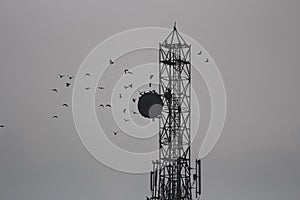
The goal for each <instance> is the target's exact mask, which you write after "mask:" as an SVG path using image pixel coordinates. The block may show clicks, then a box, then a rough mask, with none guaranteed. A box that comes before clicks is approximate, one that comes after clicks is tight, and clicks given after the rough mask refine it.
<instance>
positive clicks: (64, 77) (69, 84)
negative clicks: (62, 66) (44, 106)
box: [51, 73, 74, 119]
mask: <svg viewBox="0 0 300 200" xmlns="http://www.w3.org/2000/svg"><path fill="white" fill-rule="evenodd" d="M58 77H59V78H60V79H66V82H65V83H64V85H65V87H66V88H70V86H71V85H72V83H71V81H72V80H73V79H74V76H71V75H65V74H60V73H58ZM51 92H53V93H55V94H58V93H59V92H60V91H59V89H57V88H52V89H51ZM61 106H62V107H65V108H68V107H69V104H67V103H62V104H61ZM58 118H59V116H58V115H53V116H52V119H58Z"/></svg>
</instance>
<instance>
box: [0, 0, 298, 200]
mask: <svg viewBox="0 0 300 200" xmlns="http://www.w3.org/2000/svg"><path fill="white" fill-rule="evenodd" d="M299 10H300V1H298V0H281V1H280V0H253V1H241V0H227V1H222V0H205V1H204V0H200V1H171V0H160V1H157V0H152V1H140V0H120V1H113V0H110V1H100V0H98V1H96V0H94V1H89V0H85V1H78V0H72V1H71V0H60V1H55V0H52V1H40V0H27V1H21V0H19V1H16V0H1V1H0V124H2V123H3V124H6V127H5V128H4V129H1V130H0V199H3V200H41V199H42V200H54V199H55V200H61V199H64V200H82V199H87V200H91V199H101V200H116V199H133V200H141V199H144V198H145V196H146V195H149V194H150V192H149V179H148V177H149V176H148V174H140V175H133V174H125V173H121V172H118V171H115V170H112V169H110V168H108V167H106V166H104V165H103V164H101V163H100V162H98V161H97V160H96V159H94V158H93V157H92V156H91V155H90V154H89V152H88V151H86V149H85V148H84V146H83V144H82V143H81V141H80V139H79V137H78V134H77V132H76V128H75V125H74V121H73V116H72V112H71V109H70V108H69V109H63V108H62V107H61V104H62V103H68V104H71V100H72V99H71V96H72V89H70V88H66V87H64V82H63V81H62V80H60V79H59V78H58V75H57V74H58V73H63V74H70V75H76V72H77V70H78V69H79V66H80V64H81V63H82V62H83V60H84V58H85V57H86V56H87V54H88V53H89V52H90V51H91V50H92V49H93V48H94V47H95V46H96V45H98V44H99V43H100V42H101V41H103V40H105V39H106V38H108V37H110V36H111V35H113V34H116V33H118V32H121V31H124V30H128V29H132V28H137V27H147V26H155V27H164V28H171V27H172V25H173V22H174V21H177V24H178V27H179V29H180V30H181V31H182V32H184V33H185V34H187V35H189V36H191V37H192V38H194V39H195V40H197V41H198V42H199V43H200V44H201V45H203V46H204V47H205V48H206V50H207V51H208V52H209V53H210V55H211V56H212V57H213V59H214V61H215V62H216V64H217V66H218V67H219V70H220V72H221V74H222V77H223V80H224V84H225V88H226V94H227V118H226V122H225V126H224V129H223V133H222V136H221V138H220V140H219V142H218V143H217V145H216V147H215V148H214V150H213V151H212V152H211V154H210V155H209V156H208V157H206V158H205V160H204V161H203V173H204V177H203V184H204V186H203V192H204V195H203V199H206V200H217V199H223V200H237V199H243V200H250V199H251V200H252V199H263V200H271V199H272V200H282V199H288V200H297V199H298V198H299V196H300V191H299V186H300V106H299V102H300V78H299V75H300V59H299V58H300V39H299V35H300V25H299V19H300V12H299ZM53 87H55V88H59V89H60V91H62V92H61V93H60V95H57V96H55V95H53V94H52V93H51V91H50V90H51V89H52V88H53ZM54 114H59V115H60V119H59V120H52V119H51V117H52V115H54ZM132 147H134V145H133V146H131V148H132ZM128 162H129V161H128ZM150 164H151V161H150V160H149V165H150Z"/></svg>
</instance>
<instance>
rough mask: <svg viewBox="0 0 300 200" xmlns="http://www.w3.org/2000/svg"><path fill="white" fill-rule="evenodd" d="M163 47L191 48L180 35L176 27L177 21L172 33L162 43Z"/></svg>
mask: <svg viewBox="0 0 300 200" xmlns="http://www.w3.org/2000/svg"><path fill="white" fill-rule="evenodd" d="M162 46H165V47H167V48H169V47H175V46H176V47H180V48H189V45H188V44H187V43H186V42H185V40H184V39H183V37H182V36H181V35H180V34H179V32H178V30H177V26H176V21H175V22H174V26H173V30H172V32H171V33H170V34H169V35H168V36H167V38H166V39H165V40H164V42H163V43H162Z"/></svg>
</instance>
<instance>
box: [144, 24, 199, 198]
mask: <svg viewBox="0 0 300 200" xmlns="http://www.w3.org/2000/svg"><path fill="white" fill-rule="evenodd" d="M159 94H160V95H161V96H163V97H164V98H163V103H164V104H163V109H162V113H161V116H160V119H159V159H158V160H156V161H154V162H153V171H151V176H150V189H151V191H152V196H151V197H150V199H152V200H154V199H158V200H191V199H192V186H193V183H192V181H191V169H192V168H191V45H189V44H187V43H186V42H185V41H184V39H183V38H182V36H181V35H180V34H179V32H178V31H177V27H176V23H175V24H174V27H173V30H172V32H171V33H170V34H169V35H168V37H167V38H166V39H165V40H164V41H163V42H162V43H160V44H159ZM197 162H198V163H197ZM197 162H196V163H197V164H196V165H200V161H197ZM197 171H199V170H197ZM193 179H194V182H195V181H196V179H198V184H196V187H198V188H196V196H197V195H198V194H199V195H200V189H199V186H200V181H199V180H200V172H199V173H198V174H195V175H194V176H193ZM196 182H197V181H196Z"/></svg>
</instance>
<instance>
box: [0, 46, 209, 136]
mask: <svg viewBox="0 0 300 200" xmlns="http://www.w3.org/2000/svg"><path fill="white" fill-rule="evenodd" d="M197 54H198V55H202V50H201V51H199V52H198V53H197ZM204 62H205V63H208V62H209V59H208V58H206V59H205V60H204ZM109 64H110V65H113V64H114V61H113V60H112V59H110V60H109ZM124 73H125V74H128V75H131V74H133V72H131V71H129V69H125V70H124ZM58 76H59V78H60V79H63V78H66V79H67V81H66V82H65V87H66V88H70V87H71V85H72V83H71V81H72V80H73V78H74V76H71V75H65V74H58ZM85 76H86V77H90V76H91V74H90V73H89V72H87V73H85ZM153 76H154V75H150V77H149V78H150V80H151V79H152V78H153ZM148 86H149V87H151V86H152V83H151V82H150V83H149V85H148ZM124 88H125V89H132V88H133V84H132V83H131V84H129V85H124ZM84 89H85V90H87V91H88V90H90V89H91V87H85V88H84ZM98 89H99V90H104V87H103V86H99V87H98ZM51 91H52V92H53V93H59V90H58V89H57V88H53V89H52V90H51ZM119 98H122V94H119ZM136 100H137V99H136V98H132V101H133V102H134V103H135V102H136ZM61 106H62V107H65V108H68V107H69V104H67V103H63V104H62V105H61ZM98 107H101V108H111V105H110V104H108V103H107V104H99V106H98ZM126 111H127V109H126V108H124V109H123V113H126ZM132 113H133V114H139V113H138V112H136V111H132ZM58 118H59V115H53V116H52V119H58ZM124 121H125V122H129V121H130V120H129V119H124ZM5 127H6V125H5V124H0V128H1V129H3V128H5ZM113 134H114V135H117V134H118V131H113Z"/></svg>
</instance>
